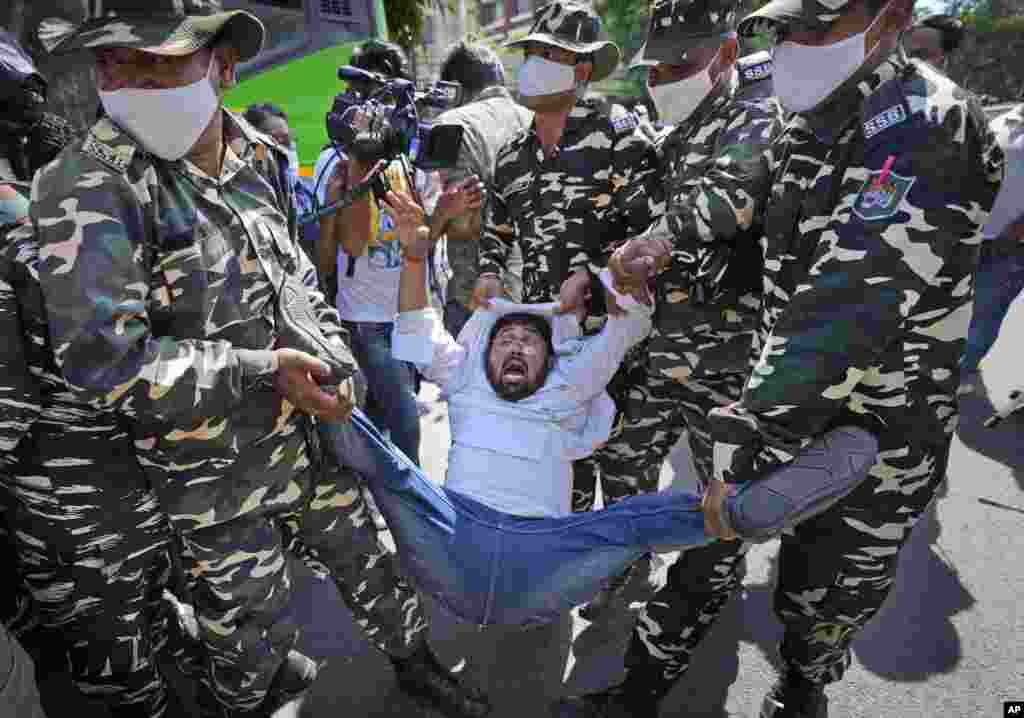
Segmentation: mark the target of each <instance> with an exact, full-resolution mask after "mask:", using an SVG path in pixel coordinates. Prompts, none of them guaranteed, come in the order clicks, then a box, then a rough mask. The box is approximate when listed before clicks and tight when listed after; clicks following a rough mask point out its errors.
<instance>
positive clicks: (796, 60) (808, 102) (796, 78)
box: [772, 4, 889, 112]
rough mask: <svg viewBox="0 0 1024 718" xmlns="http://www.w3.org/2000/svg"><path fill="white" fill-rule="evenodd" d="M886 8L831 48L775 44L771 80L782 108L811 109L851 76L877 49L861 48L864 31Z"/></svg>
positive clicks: (865, 31)
mask: <svg viewBox="0 0 1024 718" xmlns="http://www.w3.org/2000/svg"><path fill="white" fill-rule="evenodd" d="M888 7H889V6H888V4H887V5H886V6H885V8H883V9H882V11H881V12H880V13H878V15H877V16H876V17H875V19H874V20H872V21H871V24H870V25H868V27H867V29H865V30H864V31H863V32H859V33H857V34H856V35H852V36H850V37H848V38H846V39H845V40H840V41H839V42H837V43H835V44H834V45H824V46H813V45H799V44H797V43H795V42H789V41H788V40H787V41H785V42H780V43H779V44H778V45H776V46H775V52H774V53H773V60H774V65H775V70H774V75H773V78H772V79H773V82H774V83H775V94H776V96H777V97H778V98H779V102H781V103H782V106H783V108H785V109H786V110H787V111H789V112H807V111H808V110H812V109H814V108H815V107H817V106H818V105H820V104H821V103H822V102H824V101H825V100H827V99H828V97H829V95H831V94H832V93H833V92H835V91H836V89H837V88H839V87H840V86H841V85H842V84H843V83H844V82H846V81H847V80H849V79H850V78H851V77H853V74H854V73H855V72H857V70H859V69H860V68H861V66H862V65H864V63H865V62H866V61H867V58H868V57H869V56H870V55H871V54H872V53H873V52H874V51H875V50H877V49H878V45H875V46H874V47H873V48H871V51H870V52H868V51H867V49H866V48H865V46H864V45H865V41H866V39H867V34H868V32H870V31H871V28H873V27H874V26H875V23H876V22H878V19H879V18H880V17H882V15H884V14H885V11H886V9H888ZM879 44H881V41H879Z"/></svg>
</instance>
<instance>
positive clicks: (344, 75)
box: [338, 65, 387, 85]
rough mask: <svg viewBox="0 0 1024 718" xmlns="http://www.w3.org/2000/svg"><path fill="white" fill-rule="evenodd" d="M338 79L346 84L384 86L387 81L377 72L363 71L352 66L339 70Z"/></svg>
mask: <svg viewBox="0 0 1024 718" xmlns="http://www.w3.org/2000/svg"><path fill="white" fill-rule="evenodd" d="M338 79H339V80H344V81H345V82H362V83H376V84H381V85H383V84H384V83H386V82H387V80H386V79H385V78H384V77H382V76H381V75H378V74H377V73H376V72H370V71H369V70H363V69H361V68H358V67H352V66H351V65H342V66H341V67H339V68H338Z"/></svg>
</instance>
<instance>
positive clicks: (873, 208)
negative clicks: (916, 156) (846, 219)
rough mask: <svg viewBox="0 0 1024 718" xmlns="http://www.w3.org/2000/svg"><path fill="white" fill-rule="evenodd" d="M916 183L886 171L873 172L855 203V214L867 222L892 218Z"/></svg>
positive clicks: (912, 178) (908, 178)
mask: <svg viewBox="0 0 1024 718" xmlns="http://www.w3.org/2000/svg"><path fill="white" fill-rule="evenodd" d="M916 181H917V178H916V177H903V176H901V175H898V174H893V173H892V172H886V171H885V170H881V171H879V172H872V173H871V174H870V175H868V178H867V181H865V182H864V185H863V186H862V187H861V188H860V194H858V195H857V199H855V200H854V201H853V213H854V214H855V215H857V216H858V217H860V218H861V219H863V220H864V221H865V222H870V221H872V220H876V219H888V218H889V217H892V216H893V215H894V214H896V212H897V211H899V208H900V202H902V201H903V198H904V197H906V196H907V193H908V192H910V188H911V187H913V186H914V182H916Z"/></svg>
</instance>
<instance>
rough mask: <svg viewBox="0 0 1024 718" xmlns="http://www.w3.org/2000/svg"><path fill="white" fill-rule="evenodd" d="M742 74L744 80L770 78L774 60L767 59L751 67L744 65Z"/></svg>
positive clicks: (753, 80) (755, 80)
mask: <svg viewBox="0 0 1024 718" xmlns="http://www.w3.org/2000/svg"><path fill="white" fill-rule="evenodd" d="M741 76H742V78H743V81H744V82H757V81H759V80H764V79H766V78H769V77H771V76H772V61H771V60H766V61H765V62H759V63H758V64H756V65H751V66H750V67H744V68H743V70H742V75H741Z"/></svg>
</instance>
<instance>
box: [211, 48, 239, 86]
mask: <svg viewBox="0 0 1024 718" xmlns="http://www.w3.org/2000/svg"><path fill="white" fill-rule="evenodd" d="M213 52H214V54H215V55H216V56H217V66H218V68H219V70H218V74H219V76H220V86H221V89H222V90H229V89H231V88H232V87H234V86H235V85H237V84H238V77H237V70H238V59H239V52H238V48H237V47H235V46H234V45H228V44H222V45H218V46H217V47H216V48H215V49H214V51H213Z"/></svg>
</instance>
